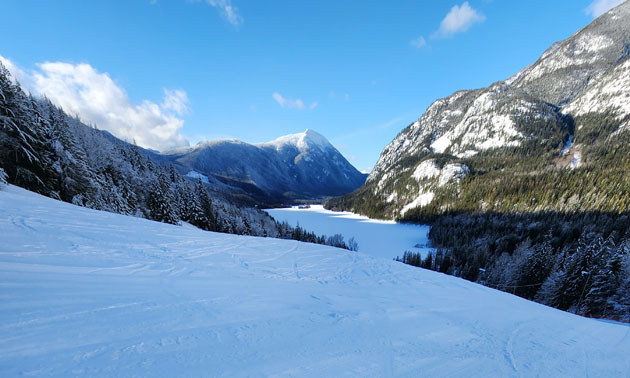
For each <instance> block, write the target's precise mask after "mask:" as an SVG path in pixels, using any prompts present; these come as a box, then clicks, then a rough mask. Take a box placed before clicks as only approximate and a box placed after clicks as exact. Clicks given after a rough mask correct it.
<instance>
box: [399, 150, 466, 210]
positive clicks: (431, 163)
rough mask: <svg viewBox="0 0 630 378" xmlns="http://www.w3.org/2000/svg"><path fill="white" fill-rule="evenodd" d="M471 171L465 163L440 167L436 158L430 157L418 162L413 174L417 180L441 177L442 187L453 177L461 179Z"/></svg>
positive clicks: (439, 185)
mask: <svg viewBox="0 0 630 378" xmlns="http://www.w3.org/2000/svg"><path fill="white" fill-rule="evenodd" d="M469 171H470V170H469V169H468V167H467V166H466V165H465V164H446V165H445V166H444V167H443V168H442V169H440V168H438V166H437V164H436V162H435V160H434V159H428V160H425V161H423V162H422V163H420V164H418V166H417V167H416V169H415V170H414V171H413V174H412V175H411V176H412V177H413V178H414V179H416V180H417V181H421V180H425V179H432V178H435V177H439V180H438V184H437V185H438V187H442V186H444V185H446V184H448V183H449V182H450V181H451V180H453V179H456V180H459V179H461V178H463V177H464V176H466V174H468V172H469ZM429 202H431V200H429Z"/></svg>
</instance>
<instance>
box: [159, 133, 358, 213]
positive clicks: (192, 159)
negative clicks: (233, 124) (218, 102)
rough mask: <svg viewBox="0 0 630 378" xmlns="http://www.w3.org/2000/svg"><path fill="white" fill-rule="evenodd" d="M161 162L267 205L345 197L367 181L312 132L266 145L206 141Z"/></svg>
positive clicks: (236, 141)
mask: <svg viewBox="0 0 630 378" xmlns="http://www.w3.org/2000/svg"><path fill="white" fill-rule="evenodd" d="M161 157H162V158H163V159H165V161H166V162H167V163H169V164H173V165H174V166H175V167H176V168H177V169H178V170H179V171H180V172H181V173H183V174H186V173H187V172H193V171H194V172H198V173H200V174H202V175H205V176H212V177H214V178H216V179H217V180H219V181H222V182H224V183H226V184H228V185H231V186H235V187H237V188H239V189H240V190H242V191H243V192H244V193H245V194H247V195H250V196H252V197H253V198H254V199H256V200H257V201H259V202H263V203H269V202H271V203H273V202H274V201H275V202H285V203H286V202H289V203H291V202H294V201H296V200H305V199H306V200H312V199H321V198H324V197H327V196H338V195H343V194H347V193H349V192H351V191H353V190H355V189H357V188H358V187H360V186H361V185H362V184H363V182H364V181H365V175H364V174H362V173H360V172H359V171H358V170H357V169H356V168H354V167H353V166H352V165H351V164H350V163H349V162H348V161H347V160H346V159H345V158H344V157H343V155H342V154H341V153H340V152H339V151H338V150H337V149H336V148H335V147H334V146H333V145H332V144H331V143H330V142H329V141H328V140H327V139H326V138H325V137H324V136H322V135H321V134H319V133H317V132H316V131H314V130H311V129H307V130H306V131H304V132H302V133H296V134H289V135H285V136H281V137H279V138H276V139H275V140H273V141H269V142H264V143H255V144H250V143H246V142H243V141H239V140H234V139H227V140H217V141H210V142H204V143H202V144H199V145H197V146H194V147H191V148H188V149H185V150H176V151H171V152H165V153H164V154H161Z"/></svg>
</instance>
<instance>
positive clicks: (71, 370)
mask: <svg viewBox="0 0 630 378" xmlns="http://www.w3.org/2000/svg"><path fill="white" fill-rule="evenodd" d="M0 230H2V237H1V238H0V288H1V292H0V294H1V296H2V300H1V301H0V317H1V319H2V322H1V323H0V376H3V377H13V376H20V375H29V376H58V377H69V376H92V377H99V376H102V377H114V376H116V377H124V376H187V377H188V376H204V377H208V376H218V377H244V376H256V377H264V376H274V377H338V376H347V377H388V376H396V377H419V376H431V377H436V376H437V377H440V376H445V377H446V376H450V377H453V376H456V377H462V376H467V377H488V376H501V377H507V376H554V377H558V376H566V377H577V376H589V377H619V376H627V374H628V372H630V355H629V354H628V351H629V350H630V328H629V327H628V326H625V325H619V324H611V323H605V322H600V321H596V320H591V319H584V318H580V317H577V316H574V315H571V314H568V313H564V312H560V311H557V310H554V309H551V308H547V307H544V306H541V305H538V304H535V303H531V302H528V301H525V300H522V299H520V298H517V297H514V296H511V295H508V294H505V293H501V292H498V291H494V290H492V289H489V288H485V287H482V286H479V285H475V284H472V283H469V282H466V281H463V280H460V279H457V278H454V277H450V276H445V275H441V274H437V273H434V272H429V271H424V270H421V269H417V268H412V267H409V266H405V265H403V264H400V263H396V262H393V261H390V260H381V259H373V258H369V257H367V256H365V255H362V254H357V253H352V252H348V251H342V250H338V249H334V248H330V247H325V246H319V245H311V244H303V243H298V242H294V241H282V240H274V239H262V238H254V237H239V236H234V235H224V234H215V233H210V232H202V231H199V230H197V229H194V228H191V227H187V226H184V227H178V226H171V225H166V224H161V223H155V222H151V221H147V220H144V219H137V218H132V217H125V216H121V215H116V214H111V213H104V212H97V211H93V210H89V209H85V208H79V207H75V206H72V205H69V204H66V203H61V202H57V201H54V200H51V199H49V198H45V197H41V196H38V195H35V194H33V193H30V192H27V191H25V190H23V189H19V188H16V187H8V188H6V189H4V190H2V191H0Z"/></svg>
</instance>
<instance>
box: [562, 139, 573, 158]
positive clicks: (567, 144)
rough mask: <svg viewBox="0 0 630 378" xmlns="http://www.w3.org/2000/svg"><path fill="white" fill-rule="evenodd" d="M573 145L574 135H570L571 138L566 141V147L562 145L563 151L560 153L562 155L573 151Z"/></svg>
mask: <svg viewBox="0 0 630 378" xmlns="http://www.w3.org/2000/svg"><path fill="white" fill-rule="evenodd" d="M572 146H573V135H569V140H567V143H565V145H564V147H562V151H560V154H561V155H562V156H566V155H567V154H568V153H569V151H571V147H572Z"/></svg>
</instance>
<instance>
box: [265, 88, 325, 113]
mask: <svg viewBox="0 0 630 378" xmlns="http://www.w3.org/2000/svg"><path fill="white" fill-rule="evenodd" d="M271 97H272V98H273V99H274V100H276V102H277V103H278V104H280V106H282V107H283V108H287V109H298V110H305V109H310V110H313V109H315V108H316V107H317V105H318V102H317V101H313V102H312V103H311V104H310V105H309V106H308V107H307V106H306V105H305V104H304V101H302V99H299V98H298V99H295V100H292V99H289V98H286V97H284V96H282V95H281V94H280V93H278V92H274V93H273V94H272V95H271Z"/></svg>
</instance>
